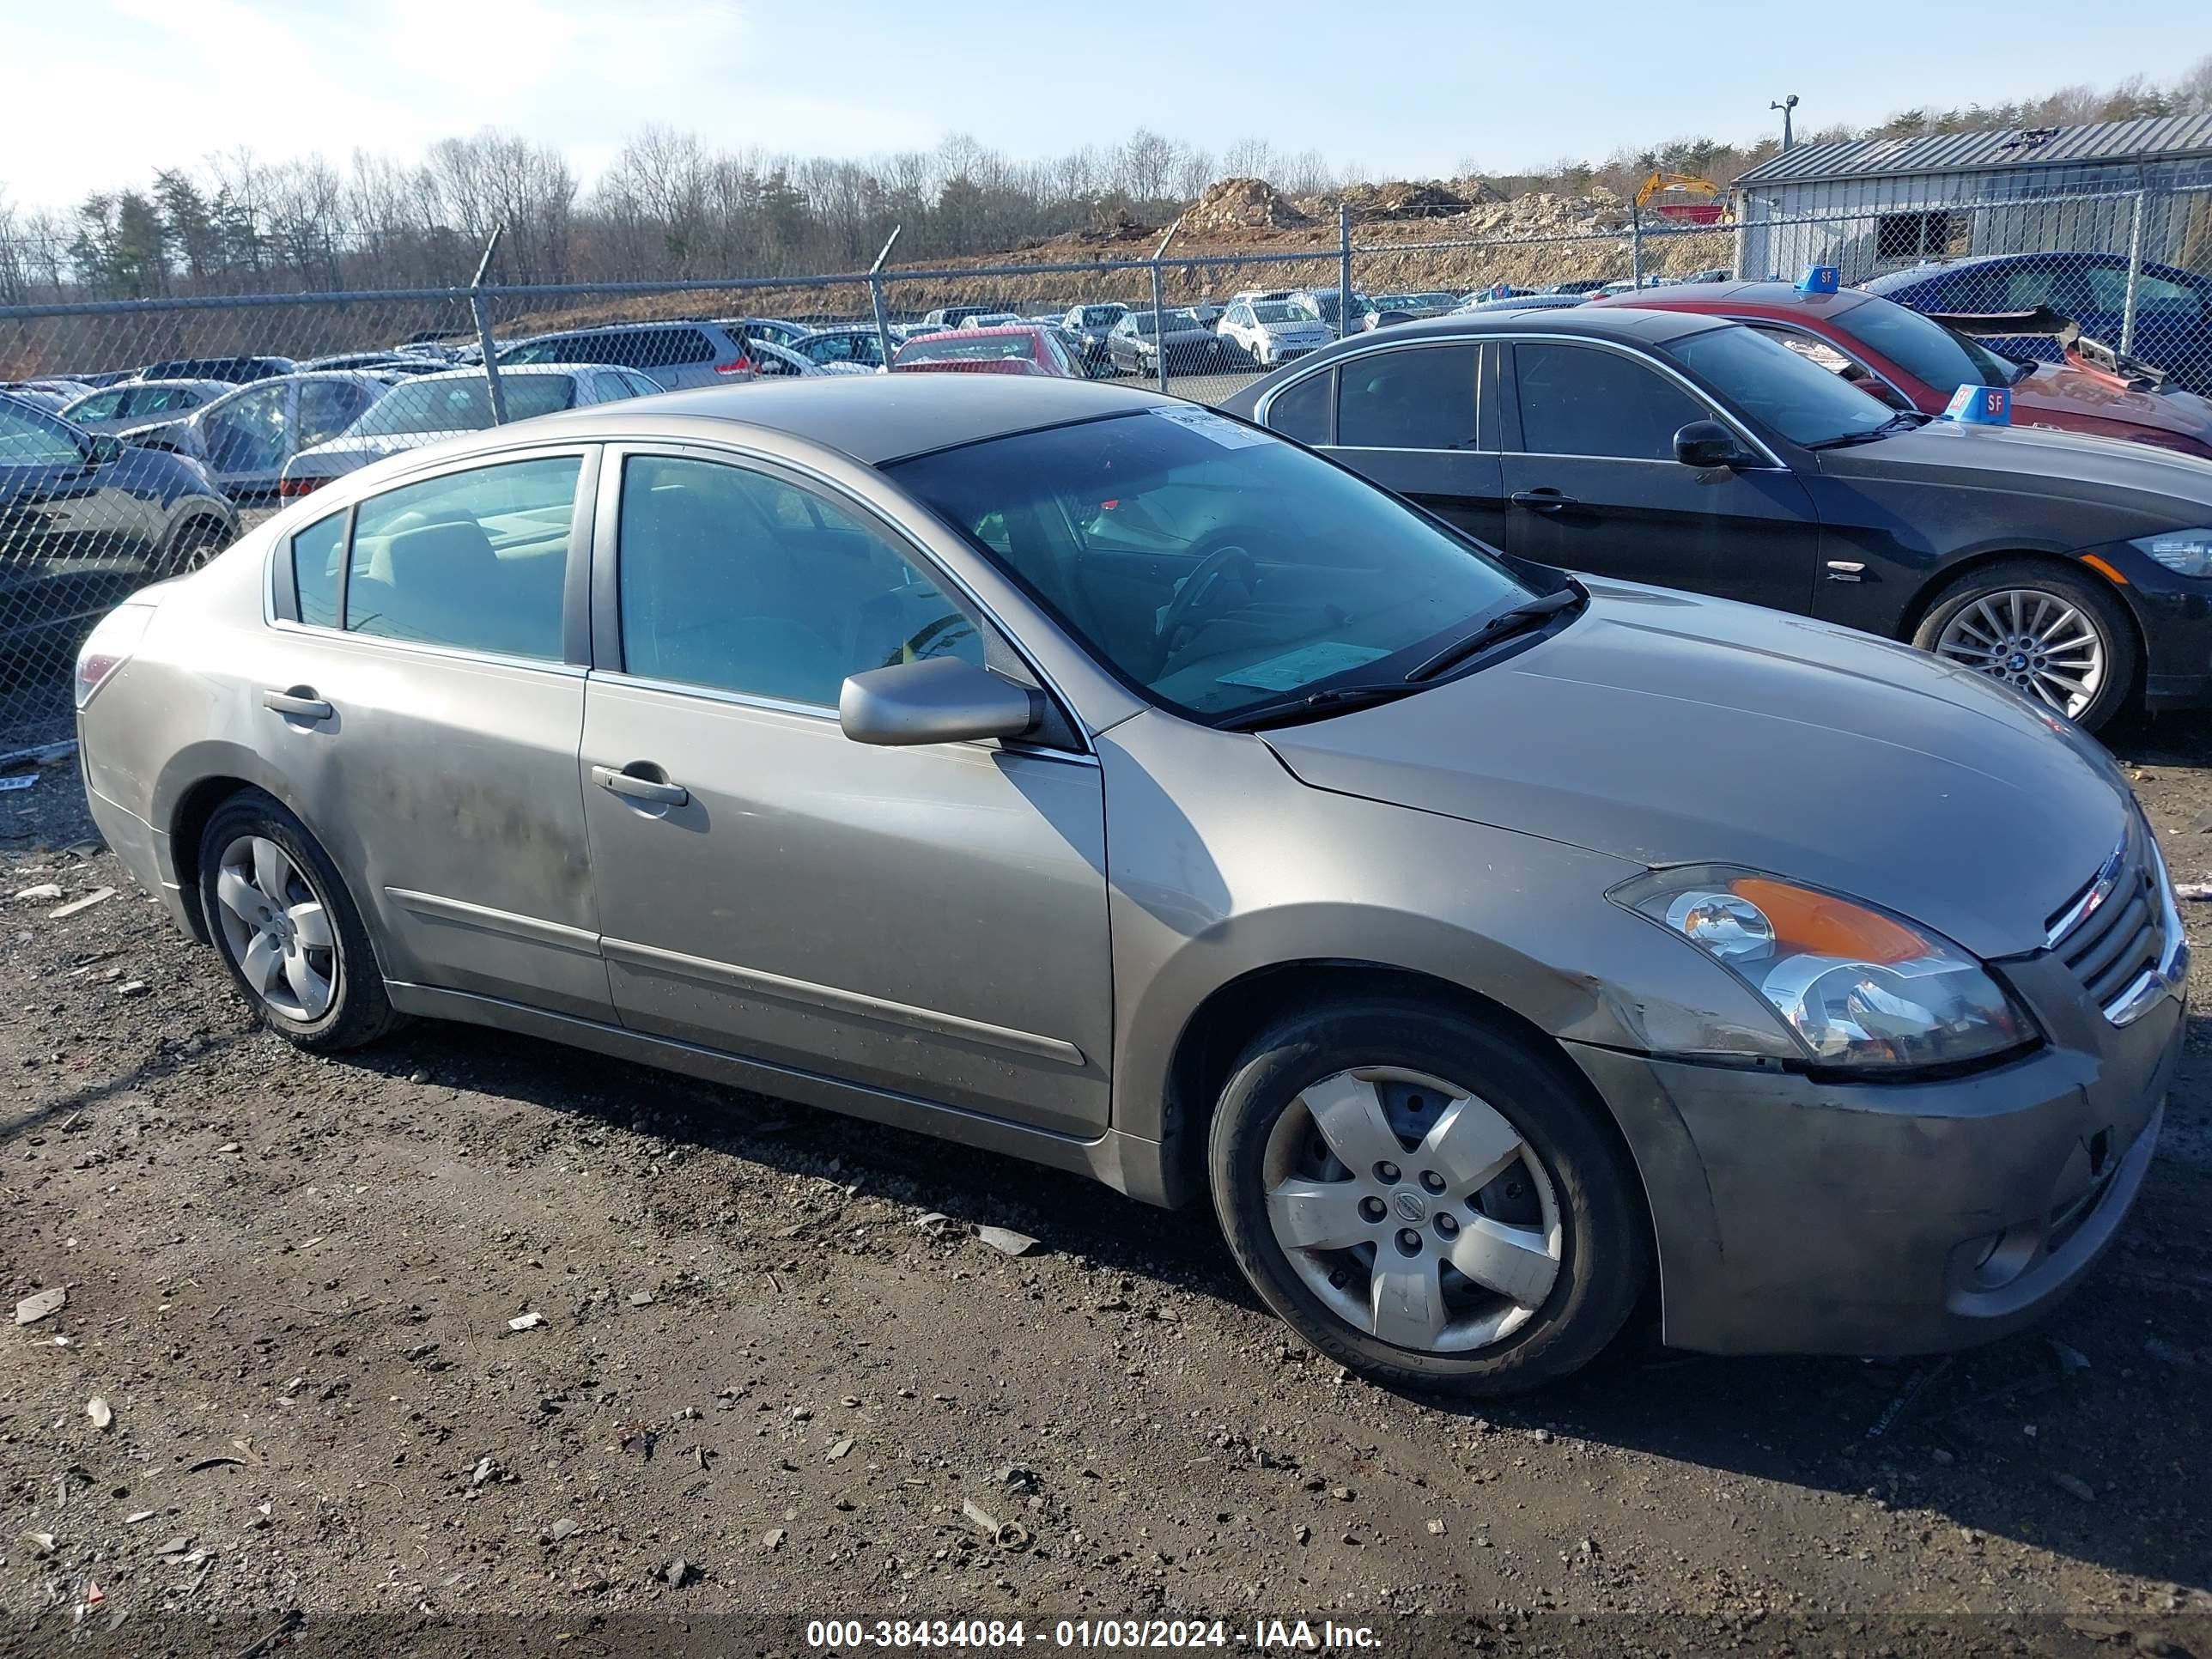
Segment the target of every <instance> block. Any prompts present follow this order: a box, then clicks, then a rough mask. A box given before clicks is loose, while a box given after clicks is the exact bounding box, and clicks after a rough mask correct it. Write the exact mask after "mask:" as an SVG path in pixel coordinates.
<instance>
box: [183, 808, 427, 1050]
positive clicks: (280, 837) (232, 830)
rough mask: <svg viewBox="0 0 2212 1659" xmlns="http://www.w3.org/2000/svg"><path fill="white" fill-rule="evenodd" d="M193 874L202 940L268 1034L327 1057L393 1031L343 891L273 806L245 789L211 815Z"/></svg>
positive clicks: (321, 855) (311, 843)
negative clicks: (210, 942)
mask: <svg viewBox="0 0 2212 1659" xmlns="http://www.w3.org/2000/svg"><path fill="white" fill-rule="evenodd" d="M199 872H200V906H201V912H202V914H203V915H205V916H206V918H207V920H208V932H209V933H210V936H211V937H212V938H213V939H214V941H215V945H216V950H218V951H221V952H222V959H223V963H224V965H225V966H227V967H228V969H230V974H231V978H232V979H233V980H234V981H236V983H237V985H238V987H239V988H240V990H241V991H243V992H244V993H245V994H246V1000H248V1001H249V1002H250V1003H252V1005H253V1007H254V1011H255V1012H257V1013H258V1014H259V1015H260V1016H261V1018H262V1019H263V1020H264V1022H265V1023H266V1024H268V1026H269V1028H270V1030H273V1031H276V1033H277V1034H278V1035H279V1036H283V1037H285V1038H287V1039H289V1041H291V1042H295V1043H296V1044H298V1045H299V1046H300V1047H301V1048H307V1049H310V1050H313V1052H315V1053H317V1054H329V1053H332V1052H335V1051H336V1050H338V1049H341V1048H357V1047H359V1046H360V1045H361V1044H362V1043H365V1042H374V1041H375V1040H376V1039H377V1038H378V1037H380V1036H384V1035H385V1034H386V1032H388V1031H390V1030H393V1029H394V1028H395V1027H397V1026H398V1024H401V1017H400V1016H399V1015H398V1013H397V1012H394V1010H393V1009H392V1004H391V1001H390V1000H388V999H387V998H386V995H385V993H384V980H383V976H382V975H380V974H379V973H378V971H377V967H376V957H375V953H374V951H373V950H372V949H371V948H370V945H369V942H368V930H367V929H366V928H365V927H362V920H361V914H360V912H359V911H357V910H356V908H354V903H353V900H352V898H351V897H350V896H349V895H348V894H347V892H346V890H345V884H344V883H343V882H342V881H340V880H339V879H338V874H337V870H336V869H335V868H333V867H332V866H331V861H330V857H329V855H328V854H325V852H324V851H323V849H322V848H321V847H320V846H319V845H318V844H317V842H316V841H315V838H314V837H313V836H312V835H310V834H309V833H308V832H307V826H306V825H305V824H303V823H301V822H300V820H299V819H298V818H296V817H294V816H293V815H292V814H291V813H290V812H289V811H286V810H285V809H284V807H283V805H281V804H280V803H279V802H277V801H276V799H273V798H272V797H270V796H269V795H266V794H264V793H262V792H261V791H259V790H258V789H247V790H242V791H240V793H238V794H236V795H234V796H232V797H231V798H230V799H228V800H227V801H225V802H224V803H223V804H222V805H221V806H219V807H217V808H216V811H215V814H214V816H213V817H210V819H209V820H208V824H207V828H206V829H205V830H204V832H202V834H201V836H200V853H199Z"/></svg>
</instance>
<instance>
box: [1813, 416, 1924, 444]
mask: <svg viewBox="0 0 2212 1659" xmlns="http://www.w3.org/2000/svg"><path fill="white" fill-rule="evenodd" d="M1920 423H1921V417H1920V416H1917V415H1907V414H1904V413H1902V412H1900V413H1898V414H1895V415H1893V416H1890V417H1889V418H1888V419H1887V420H1886V421H1884V422H1882V423H1881V425H1880V426H1877V427H1873V428H1869V429H1868V430H1867V431H1864V432H1840V433H1838V434H1837V435H1835V436H1834V437H1832V438H1815V439H1814V441H1812V442H1811V443H1809V444H1807V445H1806V446H1805V447H1806V448H1808V449H1841V448H1842V447H1844V445H1846V444H1870V443H1873V442H1874V441H1875V440H1877V439H1880V438H1887V437H1891V436H1893V435H1896V434H1897V433H1899V432H1909V431H1911V430H1912V429H1914V428H1917V427H1918V426H1919V425H1920Z"/></svg>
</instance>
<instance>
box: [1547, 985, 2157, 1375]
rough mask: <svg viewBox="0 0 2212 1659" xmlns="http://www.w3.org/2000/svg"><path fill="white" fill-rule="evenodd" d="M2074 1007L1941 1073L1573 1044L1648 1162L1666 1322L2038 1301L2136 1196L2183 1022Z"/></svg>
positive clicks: (1901, 1328)
mask: <svg viewBox="0 0 2212 1659" xmlns="http://www.w3.org/2000/svg"><path fill="white" fill-rule="evenodd" d="M2048 966H2049V964H2048V963H2045V964H2044V965H2043V967H2042V968H2038V969H2029V970H2027V975H2026V976H2027V977H2036V976H2039V975H2040V974H2041V973H2042V972H2043V971H2044V970H2045V969H2047V968H2048ZM2061 971H2063V970H2061ZM2014 977H2015V982H2016V983H2017V982H2018V981H2020V980H2021V977H2023V975H2021V974H2015V975H2014ZM2021 988H2023V989H2029V990H2030V996H2029V1000H2030V1001H2031V1003H2032V1004H2037V1005H2040V1006H2050V1005H2049V1004H2047V1003H2045V1001H2044V999H2042V998H2039V997H2037V996H2035V995H2034V994H2033V990H2032V989H2030V987H2027V986H2022V987H2021ZM2048 988H2050V989H2051V990H2053V991H2057V989H2059V987H2057V986H2056V985H2052V986H2051V987H2048ZM2075 1006H2076V1007H2077V1008H2078V1010H2079V1014H2080V1018H2079V1021H2078V1022H2076V1021H2075V1020H2074V1019H2073V1018H2071V1017H2069V1018H2068V1019H2067V1020H2066V1021H2064V1022H2052V1021H2051V1020H2048V1019H2046V1022H2045V1023H2046V1024H2047V1025H2053V1026H2054V1027H2056V1029H2052V1030H2051V1045H2050V1046H2048V1047H2045V1048H2043V1049H2040V1050H2039V1051H2038V1052H2037V1053H2035V1054H2031V1055H2029V1056H2028V1057H2027V1058H2026V1059H2024V1060H2018V1061H2015V1062H2014V1063H2012V1064H2009V1065H2006V1066H1999V1067H1997V1068H1996V1069H1994V1070H1991V1071H1988V1072H1984V1073H1978V1074H1977V1075H1974V1076H1971V1077H1966V1078H1960V1079H1953V1080H1950V1081H1946V1082H1936V1083H1924V1084H1888V1085H1884V1084H1833V1085H1832V1084H1822V1083H1814V1082H1813V1081H1811V1080H1810V1079H1807V1078H1805V1077H1802V1076H1801V1075H1796V1074H1793V1073H1771V1072H1757V1071H1737V1070H1732V1069H1728V1068H1723V1067H1718V1066H1701V1065H1696V1064H1692V1063H1688V1062H1684V1061H1678V1060H1663V1059H1657V1058H1654V1057H1651V1056H1649V1055H1636V1054H1621V1053H1617V1052H1614V1051H1612V1050H1607V1049H1598V1048H1586V1047H1582V1046H1579V1045H1576V1044H1569V1045H1567V1047H1568V1052H1569V1053H1570V1054H1571V1055H1572V1057H1573V1058H1574V1060H1576V1062H1577V1064H1578V1065H1579V1066H1581V1067H1582V1070H1583V1073H1584V1074H1585V1075H1587V1076H1588V1077H1589V1079H1590V1080H1591V1082H1592V1083H1593V1084H1595V1085H1596V1087H1597V1089H1598V1091H1599V1092H1600V1093H1601V1095H1603V1096H1604V1097H1605V1099H1606V1102H1607V1105H1608V1106H1610V1107H1611V1108H1612V1109H1613V1113H1614V1115H1615V1117H1616V1118H1617V1119H1618V1121H1620V1125H1621V1127H1622V1129H1623V1131H1624V1133H1626V1135H1627V1138H1628V1139H1629V1142H1630V1145H1631V1147H1632V1151H1633V1152H1635V1154H1636V1158H1637V1163H1638V1166H1639V1168H1640V1170H1642V1173H1643V1176H1644V1185H1645V1188H1646V1191H1647V1194H1648V1195H1649V1197H1650V1206H1651V1212H1652V1218H1653V1231H1654V1233H1655V1236H1656V1243H1657V1246H1658V1253H1659V1273H1660V1287H1661V1297H1662V1321H1663V1325H1664V1333H1665V1338H1666V1340H1667V1341H1668V1342H1669V1343H1670V1344H1673V1345H1674V1346H1679V1347H1684V1348H1694V1349H1699V1350H1703V1351H1705V1352H1713V1353H1784V1352H1786V1353H1850V1354H1906V1353H1924V1352H1936V1351H1940V1350H1944V1349H1950V1348H1959V1347H1965V1346H1970V1345H1972V1344H1974V1343H1978V1342H1984V1341H1987V1340H1991V1339H1993V1338H1996V1337H1998V1336H2002V1335H2004V1334H2007V1333H2008V1332H2010V1331H2013V1330H2015V1329H2018V1328H2020V1327H2021V1326H2023V1325H2027V1324H2030V1323H2033V1322H2034V1321H2035V1320H2036V1319H2038V1318H2039V1317H2040V1316H2042V1315H2043V1314H2044V1313H2045V1312H2046V1311H2047V1310H2049V1309H2050V1308H2051V1306H2052V1305H2053V1304H2056V1303H2057V1302H2058V1301H2059V1300H2061V1299H2062V1298H2063V1297H2064V1296H2065V1295H2066V1293H2067V1292H2068V1291H2069V1290H2071V1289H2072V1288H2073V1286H2074V1285H2075V1284H2076V1283H2077V1282H2078V1281H2079V1280H2080V1279H2081V1277H2082V1275H2083V1274H2084V1273H2087V1271H2088V1269H2089V1267H2090V1266H2091V1265H2092V1264H2093V1262H2094V1261H2096V1259H2097V1257H2098V1256H2099V1255H2101V1254H2102V1253H2103V1251H2104V1250H2105V1249H2106V1246H2108V1245H2109V1244H2110V1243H2112V1239H2113V1237H2115V1236H2116V1235H2117V1233H2118V1231H2119V1227H2120V1224H2121V1222H2122V1220H2123V1219H2124V1218H2125V1217H2126V1214H2127V1212H2128V1208H2129V1206H2130V1205H2131V1204H2132V1203H2133V1202H2134V1200H2135V1196H2136V1191H2137V1190H2138V1189H2139V1188H2141V1186H2142V1180H2143V1176H2144V1173H2145V1171H2146V1170H2147V1169H2148V1166H2149V1163H2150V1159H2151V1156H2152V1153H2153V1152H2154V1149H2155V1147H2156V1145H2157V1141H2158V1131H2159V1124H2160V1116H2161V1106H2162V1103H2163V1100H2164V1097H2165V1094H2166V1086H2167V1085H2168V1083H2169V1082H2170V1081H2171V1079H2172V1074H2173V1070H2174V1067H2175V1065H2176V1063H2177V1062H2178V1060H2179V1057H2180V1054H2181V1039H2182V1030H2183V1026H2184V1024H2185V1009H2184V1007H2183V1005H2182V1002H2181V1000H2180V998H2179V996H2178V995H2177V996H2171V997H2168V998H2166V999H2165V1000H2162V1001H2160V1003H2159V1005H2158V1006H2156V1007H2155V1008H2154V1009H2153V1010H2152V1011H2151V1012H2148V1013H2147V1014H2145V1015H2143V1016H2142V1018H2139V1019H2137V1020H2136V1022H2135V1023H2134V1024H2130V1025H2129V1026H2127V1027H2125V1028H2124V1029H2115V1028H2113V1027H2112V1026H2110V1025H2109V1024H2106V1023H2105V1022H2104V1021H2103V1018H2102V1016H2101V1015H2100V1014H2099V1013H2098V1012H2097V1011H2096V1010H2095V1009H2093V1008H2090V1007H2087V1006H2086V1005H2082V1004H2081V1003H2080V1002H2079V1000H2078V993H2077V994H2076V995H2075ZM2069 1026H2071V1027H2072V1028H2073V1029H2067V1027H2069Z"/></svg>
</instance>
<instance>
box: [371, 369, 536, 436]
mask: <svg viewBox="0 0 2212 1659" xmlns="http://www.w3.org/2000/svg"><path fill="white" fill-rule="evenodd" d="M499 384H500V390H501V392H503V393H505V394H506V398H507V419H508V420H510V421H526V420H528V419H529V418H530V417H531V416H533V415H550V414H551V413H552V412H553V411H554V410H556V409H566V408H568V406H569V405H570V404H573V403H574V402H575V400H576V383H575V382H574V380H571V379H570V378H569V377H568V375H566V374H502V375H501V376H500V381H499ZM491 423H492V422H491V394H490V392H489V388H488V387H487V386H486V384H485V381H484V378H483V375H481V374H472V375H467V376H456V377H455V378H454V379H453V380H440V379H437V378H435V377H433V378H431V379H429V380H410V381H408V382H407V383H406V384H405V385H404V386H398V387H395V388H394V389H393V390H392V392H389V393H388V394H386V396H385V397H384V398H382V399H381V400H380V402H378V403H376V404H374V405H373V406H372V407H371V408H370V409H369V411H368V413H367V414H366V415H364V416H362V417H361V418H360V419H359V420H357V421H356V422H354V423H353V425H352V426H350V427H349V428H347V429H346V435H347V436H348V437H349V438H388V437H393V436H397V435H401V434H404V433H414V432H482V431H483V430H485V429H486V428H489V426H490V425H491Z"/></svg>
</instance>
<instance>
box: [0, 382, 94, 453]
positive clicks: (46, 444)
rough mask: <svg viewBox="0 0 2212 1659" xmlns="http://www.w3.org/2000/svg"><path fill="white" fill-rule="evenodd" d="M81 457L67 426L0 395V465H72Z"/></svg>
mask: <svg viewBox="0 0 2212 1659" xmlns="http://www.w3.org/2000/svg"><path fill="white" fill-rule="evenodd" d="M83 459H84V457H83V456H82V455H81V454H79V453H77V447H76V441H75V440H74V439H73V438H71V437H70V434H69V430H68V428H65V427H63V426H61V425H60V424H58V422H53V421H49V420H47V419H46V418H44V417H43V416H40V415H38V414H36V413H34V412H33V410H30V409H28V408H27V407H26V406H25V405H23V404H19V403H15V402H13V401H11V400H10V399H9V398H6V397H4V396H0V466H75V465H78V464H79V463H81V462H82V460H83Z"/></svg>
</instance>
